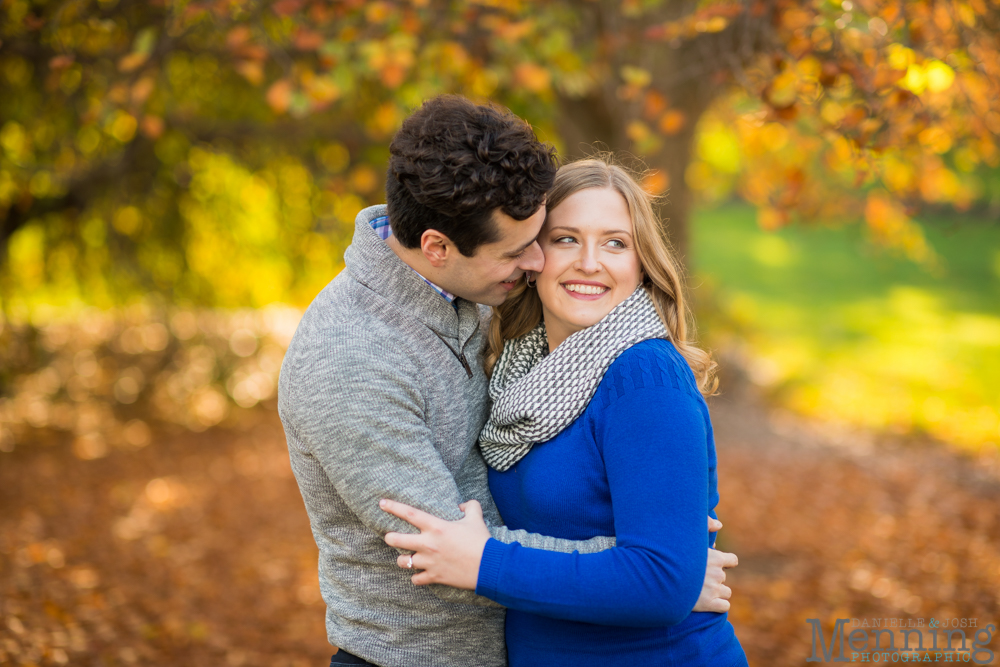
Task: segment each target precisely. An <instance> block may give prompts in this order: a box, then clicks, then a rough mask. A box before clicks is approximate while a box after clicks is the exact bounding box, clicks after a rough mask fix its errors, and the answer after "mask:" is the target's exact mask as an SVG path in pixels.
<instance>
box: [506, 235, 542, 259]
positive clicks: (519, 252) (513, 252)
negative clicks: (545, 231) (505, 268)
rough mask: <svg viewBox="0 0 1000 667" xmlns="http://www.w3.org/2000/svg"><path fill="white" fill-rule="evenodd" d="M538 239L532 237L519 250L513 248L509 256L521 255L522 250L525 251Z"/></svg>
mask: <svg viewBox="0 0 1000 667" xmlns="http://www.w3.org/2000/svg"><path fill="white" fill-rule="evenodd" d="M536 240H537V239H531V240H530V241H528V242H527V243H525V244H524V245H523V246H521V247H520V248H518V249H517V250H511V251H510V252H508V253H507V256H508V257H514V256H515V255H520V254H521V253H522V252H524V251H525V250H526V249H527V248H528V246H530V245H531V244H532V243H534V242H535V241H536Z"/></svg>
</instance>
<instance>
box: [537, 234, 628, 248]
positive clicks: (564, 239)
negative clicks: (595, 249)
mask: <svg viewBox="0 0 1000 667" xmlns="http://www.w3.org/2000/svg"><path fill="white" fill-rule="evenodd" d="M576 242H577V241H576V238H575V237H573V236H559V237H556V238H554V239H552V243H553V244H556V245H569V244H571V243H576ZM604 245H606V246H608V247H610V248H613V249H614V250H626V249H627V248H628V245H626V243H625V241H623V240H621V239H609V240H607V241H605V242H604Z"/></svg>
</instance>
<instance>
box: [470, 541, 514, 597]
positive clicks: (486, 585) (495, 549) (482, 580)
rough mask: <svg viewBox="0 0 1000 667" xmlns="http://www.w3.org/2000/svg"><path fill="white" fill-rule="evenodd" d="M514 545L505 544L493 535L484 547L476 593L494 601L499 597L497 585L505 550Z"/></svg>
mask: <svg viewBox="0 0 1000 667" xmlns="http://www.w3.org/2000/svg"><path fill="white" fill-rule="evenodd" d="M510 546H512V545H509V544H504V543H503V542H500V541H498V540H495V539H493V538H492V537H491V538H490V539H489V540H488V541H487V542H486V546H485V547H484V548H483V557H482V559H481V560H480V561H479V578H478V579H477V580H476V595H482V596H483V597H487V598H489V599H491V600H493V601H496V599H497V587H498V586H499V585H500V564H501V563H502V562H503V557H504V552H505V551H506V550H507V549H508V548H509V547H510Z"/></svg>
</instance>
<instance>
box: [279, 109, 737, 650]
mask: <svg viewBox="0 0 1000 667" xmlns="http://www.w3.org/2000/svg"><path fill="white" fill-rule="evenodd" d="M390 153H391V156H390V160H389V169H388V176H387V179H386V201H387V205H386V206H373V207H370V208H367V209H365V210H363V211H361V212H360V213H359V214H358V218H357V223H356V229H355V233H354V238H353V241H352V243H351V246H350V247H349V248H348V249H347V252H346V253H345V256H344V262H345V265H346V270H345V271H343V272H342V273H341V274H340V275H339V276H337V278H335V279H334V280H333V281H332V282H331V283H330V284H329V285H327V287H326V288H324V290H323V291H322V292H320V294H319V295H318V296H317V297H316V299H315V300H314V301H313V303H312V304H311V305H310V306H309V308H308V310H307V311H306V312H305V315H304V316H303V318H302V321H301V323H300V324H299V327H298V330H297V331H296V334H295V337H294V338H293V340H292V342H291V344H290V345H289V348H288V351H287V354H286V356H285V361H284V364H283V366H282V370H281V379H280V382H279V392H278V408H279V412H280V415H281V420H282V423H283V424H284V428H285V433H286V436H287V439H288V448H289V455H290V458H291V464H292V469H293V470H294V472H295V476H296V479H297V480H298V483H299V488H300V490H301V492H302V497H303V500H304V501H305V506H306V510H307V512H308V514H309V519H310V522H311V525H312V532H313V536H314V537H315V539H316V544H317V546H318V547H319V581H320V589H321V591H322V594H323V599H324V600H325V601H326V604H327V616H326V627H327V634H328V637H329V639H330V641H331V643H332V644H334V645H336V646H338V647H339V650H338V652H337V653H336V654H335V655H334V656H333V659H332V662H331V665H351V664H354V665H376V666H378V667H408V666H422V665H434V666H438V665H440V666H442V667H503V666H504V665H506V664H508V663H509V664H510V665H512V666H522V665H523V666H535V665H537V666H543V665H544V666H548V665H572V666H574V667H579V666H594V667H597V666H599V665H600V666H603V665H610V664H612V663H613V662H618V661H621V662H622V663H623V664H629V665H656V666H659V665H678V666H692V667H696V666H698V665H705V666H708V665H711V666H716V667H736V666H740V665H746V657H745V655H744V653H743V650H742V648H741V647H740V644H739V642H738V640H737V639H736V636H735V634H734V632H733V628H732V626H731V625H730V623H729V621H728V619H727V617H726V614H725V612H726V610H728V608H729V603H728V598H729V596H730V590H729V589H728V588H727V587H726V586H725V585H724V584H723V581H724V579H725V573H724V569H723V568H725V567H731V566H732V565H735V557H734V556H732V555H731V554H724V553H722V552H719V551H716V550H715V549H713V548H712V544H713V543H714V534H713V532H712V531H714V530H718V527H719V526H720V525H721V524H719V523H718V521H717V520H716V517H715V516H714V514H715V513H714V507H715V506H716V505H717V503H718V493H717V490H716V457H715V447H714V442H713V437H712V426H711V422H710V420H709V415H708V409H707V407H706V405H705V401H704V399H703V395H706V394H708V393H710V392H711V391H712V390H713V389H714V380H713V374H712V370H713V364H712V362H711V360H710V359H709V357H708V355H707V354H706V353H705V352H703V351H702V350H700V349H698V348H697V347H695V346H694V345H693V344H692V343H691V342H689V341H687V340H686V322H687V319H688V312H687V307H686V305H685V300H684V290H683V285H682V284H681V279H680V273H679V271H678V268H677V266H676V260H675V259H674V258H673V257H672V255H671V252H670V250H669V246H668V245H667V243H666V242H665V241H664V239H663V238H662V236H661V235H660V232H659V227H658V225H657V221H656V218H655V216H654V213H653V209H652V207H651V204H650V200H649V197H648V196H647V195H646V193H645V192H644V191H643V189H642V188H641V187H640V186H639V185H638V184H637V183H636V181H635V179H634V178H633V177H632V176H631V175H630V174H629V173H628V172H626V171H625V170H623V169H621V168H620V167H618V166H615V165H612V164H610V163H608V162H605V161H603V160H601V159H591V160H583V161H579V162H572V163H569V164H566V165H563V166H562V167H559V168H558V169H557V166H556V161H555V156H554V153H553V150H552V149H551V148H550V147H548V146H546V145H544V144H541V143H540V142H539V141H538V140H537V139H536V137H535V135H534V133H533V132H532V130H531V128H530V126H529V125H528V124H526V123H525V122H524V121H522V120H521V119H519V118H517V117H516V116H514V115H513V114H511V113H510V112H507V111H506V110H503V109H500V108H497V107H492V106H480V105H476V104H473V103H472V102H470V101H468V100H465V99H464V98H461V97H457V96H445V97H439V98H435V99H433V100H430V101H428V102H426V103H425V104H424V105H423V106H422V107H421V108H420V109H418V110H417V111H416V112H415V113H414V114H413V115H412V116H410V117H409V118H408V119H407V120H406V121H404V123H403V125H402V128H401V129H400V131H399V133H398V134H397V135H396V137H395V138H394V140H393V142H392V145H391V146H390ZM706 517H707V523H708V526H707V528H706Z"/></svg>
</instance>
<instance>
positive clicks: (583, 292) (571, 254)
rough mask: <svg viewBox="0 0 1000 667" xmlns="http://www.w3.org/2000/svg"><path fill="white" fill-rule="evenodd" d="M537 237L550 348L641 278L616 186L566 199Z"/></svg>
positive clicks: (593, 319) (598, 317) (627, 292)
mask: <svg viewBox="0 0 1000 667" xmlns="http://www.w3.org/2000/svg"><path fill="white" fill-rule="evenodd" d="M538 240H539V244H540V245H541V247H542V252H543V253H545V269H544V270H543V271H542V272H541V273H540V274H538V282H537V286H538V296H539V297H540V298H541V301H542V313H543V314H544V316H545V328H546V331H547V332H548V338H549V349H550V350H551V349H554V348H555V347H556V346H557V345H559V344H560V343H562V341H564V340H566V338H567V337H569V336H570V334H573V333H575V332H577V331H580V330H581V329H585V328H587V327H589V326H591V325H593V324H597V322H599V321H600V320H601V319H603V318H604V316H605V315H607V314H608V313H610V312H611V310H612V309H613V308H614V307H615V306H617V305H618V304H619V303H621V302H622V301H624V300H625V299H627V298H628V297H629V296H630V295H631V294H632V292H634V291H635V288H636V287H638V286H639V283H640V282H641V280H642V266H641V264H640V262H639V255H638V253H636V250H635V237H634V231H633V229H632V217H631V216H630V215H629V211H628V204H627V203H626V202H625V198H624V197H622V196H621V194H619V193H618V192H617V191H615V190H613V189H611V188H589V189H587V190H580V191H579V192H576V193H574V194H572V195H570V196H569V197H567V198H566V199H564V200H563V201H562V202H561V203H560V204H559V205H558V206H556V207H555V208H554V209H552V210H551V211H549V214H548V217H547V218H546V219H545V225H544V226H543V227H542V232H541V234H540V235H539V237H538Z"/></svg>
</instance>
